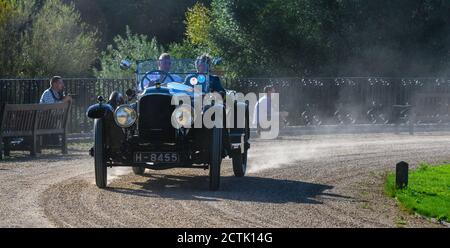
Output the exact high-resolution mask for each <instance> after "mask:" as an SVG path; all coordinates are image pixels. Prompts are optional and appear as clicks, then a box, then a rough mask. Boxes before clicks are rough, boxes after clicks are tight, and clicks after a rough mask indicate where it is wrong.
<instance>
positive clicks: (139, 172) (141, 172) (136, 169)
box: [132, 166, 145, 176]
mask: <svg viewBox="0 0 450 248" xmlns="http://www.w3.org/2000/svg"><path fill="white" fill-rule="evenodd" d="M132 169H133V173H134V174H135V175H139V176H142V175H144V172H145V167H139V166H133V168H132Z"/></svg>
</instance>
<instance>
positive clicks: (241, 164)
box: [231, 106, 250, 177]
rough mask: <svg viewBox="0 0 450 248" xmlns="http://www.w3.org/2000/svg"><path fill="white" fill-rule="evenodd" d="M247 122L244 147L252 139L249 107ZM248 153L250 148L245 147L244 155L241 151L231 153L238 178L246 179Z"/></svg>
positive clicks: (234, 170) (235, 174)
mask: <svg viewBox="0 0 450 248" xmlns="http://www.w3.org/2000/svg"><path fill="white" fill-rule="evenodd" d="M245 116H246V120H245V130H244V133H245V137H244V142H245V143H244V146H246V143H247V142H248V140H249V139H250V126H249V111H248V106H247V109H246V115H245ZM247 151H248V147H244V153H242V152H241V150H240V149H239V150H235V151H232V153H231V159H232V160H233V172H234V176H236V177H244V176H245V173H246V172H247Z"/></svg>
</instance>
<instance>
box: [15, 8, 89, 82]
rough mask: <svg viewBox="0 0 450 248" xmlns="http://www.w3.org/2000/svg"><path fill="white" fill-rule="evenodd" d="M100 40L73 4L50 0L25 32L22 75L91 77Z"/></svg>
mask: <svg viewBox="0 0 450 248" xmlns="http://www.w3.org/2000/svg"><path fill="white" fill-rule="evenodd" d="M97 41H98V38H97V34H96V33H95V32H92V31H89V30H88V27H87V25H86V24H85V23H83V22H82V21H81V19H80V14H79V13H78V12H76V11H75V9H74V6H73V5H66V4H62V3H61V2H60V0H47V1H45V3H44V4H43V6H42V8H41V9H40V11H39V12H38V13H37V14H36V16H34V17H33V22H32V27H31V29H30V30H27V31H26V32H25V34H24V45H23V48H22V54H21V59H22V66H21V69H22V70H21V75H23V76H29V77H48V76H49V75H55V74H59V75H62V76H65V77H77V76H87V75H89V74H90V73H91V67H92V64H93V62H94V60H95V59H96V57H97V50H96V43H97Z"/></svg>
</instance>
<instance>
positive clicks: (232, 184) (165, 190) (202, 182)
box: [108, 174, 348, 204]
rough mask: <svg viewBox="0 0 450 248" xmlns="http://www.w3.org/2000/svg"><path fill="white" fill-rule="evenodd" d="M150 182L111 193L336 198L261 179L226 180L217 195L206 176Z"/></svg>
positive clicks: (305, 186)
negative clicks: (210, 189)
mask: <svg viewBox="0 0 450 248" xmlns="http://www.w3.org/2000/svg"><path fill="white" fill-rule="evenodd" d="M145 177H147V178H148V180H147V181H146V182H134V183H133V184H135V185H137V186H139V187H140V188H139V189H130V188H123V187H121V188H118V187H114V184H112V187H111V188H108V190H109V191H110V192H114V193H121V194H128V195H134V196H140V197H161V198H170V199H173V200H197V201H220V200H233V201H245V202H259V203H279V204H282V203H305V204H321V203H322V202H320V201H319V200H318V199H317V197H318V196H328V197H336V198H347V199H348V197H345V196H340V195H333V194H329V193H326V192H325V191H327V190H330V189H332V188H333V187H332V186H329V185H322V184H314V183H306V182H300V181H290V180H281V179H272V178H260V177H245V178H236V177H222V178H221V188H220V190H219V191H217V192H212V191H208V180H207V177H204V176H173V175H148V174H146V175H145Z"/></svg>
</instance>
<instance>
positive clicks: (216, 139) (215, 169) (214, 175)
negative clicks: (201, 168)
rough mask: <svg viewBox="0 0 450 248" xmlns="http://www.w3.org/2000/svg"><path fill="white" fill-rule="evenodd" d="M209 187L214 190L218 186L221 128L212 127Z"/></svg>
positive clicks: (220, 159)
mask: <svg viewBox="0 0 450 248" xmlns="http://www.w3.org/2000/svg"><path fill="white" fill-rule="evenodd" d="M210 140H211V143H210V162H209V189H210V190H212V191H216V190H218V189H219V186H220V165H221V163H222V129H221V128H213V129H212V130H211V137H210Z"/></svg>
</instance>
